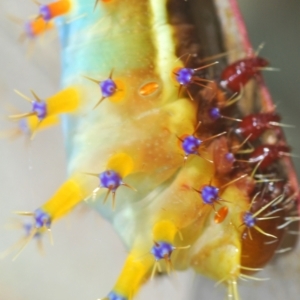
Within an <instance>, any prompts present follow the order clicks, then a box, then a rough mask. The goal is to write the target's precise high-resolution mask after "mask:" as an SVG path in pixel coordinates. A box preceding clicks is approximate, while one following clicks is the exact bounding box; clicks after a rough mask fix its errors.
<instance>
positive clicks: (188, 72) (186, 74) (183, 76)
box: [176, 68, 195, 86]
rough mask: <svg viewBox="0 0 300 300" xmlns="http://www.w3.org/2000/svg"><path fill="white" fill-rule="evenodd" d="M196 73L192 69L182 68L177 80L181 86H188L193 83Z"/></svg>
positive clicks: (177, 74)
mask: <svg viewBox="0 0 300 300" xmlns="http://www.w3.org/2000/svg"><path fill="white" fill-rule="evenodd" d="M194 73H195V71H194V70H193V69H190V68H181V69H179V70H178V72H177V73H176V80H177V81H178V83H179V84H180V85H183V86H186V85H188V84H190V83H191V82H192V78H193V75H194Z"/></svg>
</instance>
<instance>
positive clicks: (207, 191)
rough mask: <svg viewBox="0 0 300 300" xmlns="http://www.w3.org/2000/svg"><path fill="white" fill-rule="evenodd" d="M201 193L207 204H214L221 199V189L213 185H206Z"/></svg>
mask: <svg viewBox="0 0 300 300" xmlns="http://www.w3.org/2000/svg"><path fill="white" fill-rule="evenodd" d="M200 193H201V197H202V200H203V202H204V203H205V204H214V202H216V201H218V200H219V189H218V188H216V187H214V186H212V185H205V186H204V187H203V188H202V190H201V192H200Z"/></svg>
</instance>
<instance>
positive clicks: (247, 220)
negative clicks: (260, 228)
mask: <svg viewBox="0 0 300 300" xmlns="http://www.w3.org/2000/svg"><path fill="white" fill-rule="evenodd" d="M243 222H244V224H245V225H246V226H247V227H249V228H250V227H254V226H255V224H256V218H255V217H253V214H252V213H251V212H249V211H248V212H246V213H245V214H244V215H243Z"/></svg>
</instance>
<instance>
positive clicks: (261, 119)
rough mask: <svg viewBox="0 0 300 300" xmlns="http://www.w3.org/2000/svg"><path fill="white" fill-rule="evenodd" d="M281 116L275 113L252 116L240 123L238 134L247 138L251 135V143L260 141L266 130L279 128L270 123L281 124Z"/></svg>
mask: <svg viewBox="0 0 300 300" xmlns="http://www.w3.org/2000/svg"><path fill="white" fill-rule="evenodd" d="M279 121H280V116H279V115H277V114H275V113H273V112H272V113H259V114H251V115H248V116H246V117H244V118H243V120H242V122H240V123H239V125H238V128H237V129H236V132H237V133H238V134H241V135H242V136H243V137H244V138H247V137H248V136H249V135H250V134H251V136H250V138H249V141H254V140H256V139H258V138H259V137H260V136H261V135H262V134H263V133H264V132H265V131H266V130H268V129H272V128H276V127H278V126H276V125H273V124H271V123H270V122H279Z"/></svg>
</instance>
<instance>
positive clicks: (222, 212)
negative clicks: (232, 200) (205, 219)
mask: <svg viewBox="0 0 300 300" xmlns="http://www.w3.org/2000/svg"><path fill="white" fill-rule="evenodd" d="M227 215H228V207H227V206H222V207H221V208H220V209H219V210H218V211H217V212H216V214H215V219H214V220H215V223H216V224H219V223H221V222H223V221H224V220H225V218H226V217H227Z"/></svg>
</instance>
